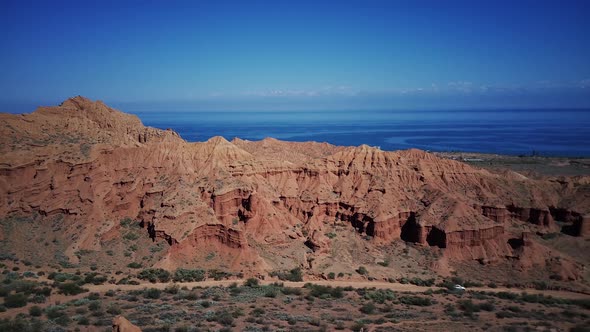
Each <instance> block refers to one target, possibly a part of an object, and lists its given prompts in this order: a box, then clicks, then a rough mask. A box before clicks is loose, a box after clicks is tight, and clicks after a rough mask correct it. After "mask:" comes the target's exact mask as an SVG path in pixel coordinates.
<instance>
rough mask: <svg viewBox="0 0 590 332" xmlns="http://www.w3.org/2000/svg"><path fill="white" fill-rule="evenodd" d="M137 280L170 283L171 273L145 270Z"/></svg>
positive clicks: (159, 270) (161, 270)
mask: <svg viewBox="0 0 590 332" xmlns="http://www.w3.org/2000/svg"><path fill="white" fill-rule="evenodd" d="M137 278H139V279H142V280H149V281H150V282H158V281H160V282H168V281H170V272H168V271H166V270H164V269H145V270H142V271H141V272H139V274H138V275H137Z"/></svg>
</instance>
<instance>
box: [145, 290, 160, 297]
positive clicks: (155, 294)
mask: <svg viewBox="0 0 590 332" xmlns="http://www.w3.org/2000/svg"><path fill="white" fill-rule="evenodd" d="M160 294H162V291H161V290H159V289H157V288H148V289H146V290H145V291H144V292H143V296H144V297H145V298H146V299H159V298H160Z"/></svg>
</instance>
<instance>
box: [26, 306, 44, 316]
mask: <svg viewBox="0 0 590 332" xmlns="http://www.w3.org/2000/svg"><path fill="white" fill-rule="evenodd" d="M42 314H43V309H41V307H39V306H37V305H34V306H32V307H30V308H29V315H31V316H33V317H39V316H41V315H42Z"/></svg>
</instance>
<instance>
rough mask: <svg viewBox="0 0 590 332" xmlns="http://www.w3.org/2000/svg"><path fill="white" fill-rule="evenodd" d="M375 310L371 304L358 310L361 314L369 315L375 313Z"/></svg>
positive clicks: (366, 304)
mask: <svg viewBox="0 0 590 332" xmlns="http://www.w3.org/2000/svg"><path fill="white" fill-rule="evenodd" d="M376 309H377V307H376V306H375V304H373V302H369V303H365V304H364V305H363V306H362V307H361V308H360V309H359V310H360V311H361V312H362V313H363V314H367V315H371V314H373V313H374V312H375V310H376Z"/></svg>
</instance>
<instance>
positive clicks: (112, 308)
mask: <svg viewBox="0 0 590 332" xmlns="http://www.w3.org/2000/svg"><path fill="white" fill-rule="evenodd" d="M107 312H108V313H109V314H111V315H119V314H121V312H122V310H121V307H119V306H118V305H117V304H115V303H111V304H110V305H109V306H108V308H107Z"/></svg>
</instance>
